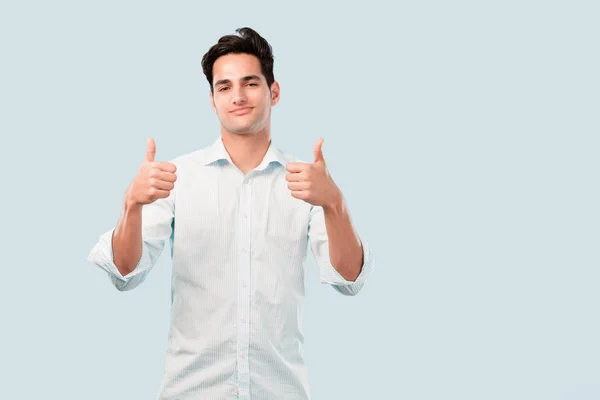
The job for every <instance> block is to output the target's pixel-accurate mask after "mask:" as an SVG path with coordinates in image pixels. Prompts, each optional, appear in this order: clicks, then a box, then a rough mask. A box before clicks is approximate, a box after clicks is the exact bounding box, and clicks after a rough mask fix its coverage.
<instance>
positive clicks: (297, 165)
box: [285, 162, 310, 172]
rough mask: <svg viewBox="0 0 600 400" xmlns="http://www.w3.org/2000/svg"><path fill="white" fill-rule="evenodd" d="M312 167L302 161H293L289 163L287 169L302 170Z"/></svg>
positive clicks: (289, 170) (290, 170)
mask: <svg viewBox="0 0 600 400" xmlns="http://www.w3.org/2000/svg"><path fill="white" fill-rule="evenodd" d="M308 168H310V164H307V163H302V162H291V163H287V165H286V166H285V169H286V170H287V171H288V172H302V171H305V170H307V169H308Z"/></svg>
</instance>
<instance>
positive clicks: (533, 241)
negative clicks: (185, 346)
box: [0, 0, 600, 400]
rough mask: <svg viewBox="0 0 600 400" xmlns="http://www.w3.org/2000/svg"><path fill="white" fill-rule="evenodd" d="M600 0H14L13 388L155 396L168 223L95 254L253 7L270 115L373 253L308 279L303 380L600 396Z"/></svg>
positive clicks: (5, 53) (4, 20)
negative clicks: (348, 280)
mask: <svg viewBox="0 0 600 400" xmlns="http://www.w3.org/2000/svg"><path fill="white" fill-rule="evenodd" d="M599 17H600V7H599V6H598V3H597V2H595V1H530V0H520V1H486V2H483V1H464V0H461V1H454V2H447V1H418V2H417V1H413V2H391V1H389V2H388V1H375V0H372V1H363V2H360V3H352V2H328V1H318V2H315V1H305V2H297V3H285V2H260V1H255V2H235V1H230V2H211V3H204V2H200V1H172V2H167V1H160V2H157V1H132V0H121V1H113V0H106V1H85V2H84V1H61V0H56V1H3V2H2V3H1V5H0V134H1V138H2V140H1V142H0V143H1V145H0V162H1V163H2V164H1V167H2V168H1V171H2V180H1V182H2V184H1V187H2V195H1V196H0V201H1V202H2V208H1V210H2V218H1V222H2V225H1V226H2V229H1V235H2V237H1V241H0V243H1V246H2V247H1V250H2V258H1V261H0V264H1V266H2V273H1V280H0V282H1V283H0V285H1V290H0V307H1V309H0V311H1V314H0V315H1V317H0V321H1V324H0V325H1V329H0V349H1V351H0V381H1V383H0V398H3V399H40V398H56V399H77V400H80V399H86V400H94V399H108V398H110V399H153V398H155V396H156V394H157V391H158V389H159V386H160V382H161V379H162V373H163V368H164V364H163V363H164V355H165V354H164V353H165V350H166V345H167V333H168V327H169V307H170V276H171V262H170V257H169V253H170V250H169V249H168V247H167V248H166V249H165V252H163V254H162V256H161V258H160V260H159V262H158V264H157V266H156V267H155V269H154V270H153V271H152V273H151V274H150V276H149V277H148V279H147V280H146V282H145V283H144V284H143V285H142V286H140V287H138V288H137V289H135V290H133V291H131V292H126V293H121V292H118V291H117V290H116V289H114V288H113V287H112V285H111V283H110V281H109V279H108V277H107V276H106V274H105V273H104V272H103V271H101V270H100V269H99V268H97V267H95V266H94V265H92V264H90V263H89V262H87V260H86V257H87V255H88V253H89V251H90V250H91V248H92V247H93V245H94V244H95V243H96V241H97V239H98V236H99V235H100V234H102V233H103V232H105V231H107V230H108V229H110V228H112V227H113V226H114V224H115V223H116V221H117V219H118V216H119V213H120V210H121V203H122V198H123V194H124V191H125V189H126V187H127V185H128V184H129V182H130V181H131V180H132V179H133V177H134V176H135V174H136V172H137V170H138V168H139V165H140V163H141V161H142V160H143V157H144V153H145V146H146V143H145V139H146V137H147V136H152V137H153V138H154V139H155V141H156V145H157V153H156V157H157V159H159V160H163V161H165V160H170V159H172V158H174V157H176V156H178V155H180V154H183V153H187V152H190V151H193V150H196V149H199V148H202V147H205V146H207V145H209V144H211V143H212V142H213V141H214V140H215V139H216V138H217V137H218V135H219V124H218V120H217V118H216V116H215V115H214V113H213V111H212V109H211V108H210V103H209V97H208V90H209V87H208V83H207V82H206V80H205V77H204V75H203V74H202V70H201V65H200V61H201V58H202V55H203V54H204V53H205V52H206V50H207V49H208V48H209V47H210V46H211V45H212V44H214V43H216V41H217V40H218V38H219V37H220V36H222V35H224V34H230V33H233V32H234V30H235V29H236V28H239V27H242V26H250V27H252V28H254V29H256V30H257V31H258V32H259V33H260V34H261V35H263V36H264V37H265V38H267V40H268V41H269V42H270V43H271V45H272V46H273V50H274V53H275V58H276V60H275V77H276V79H277V80H278V81H279V82H280V84H281V88H282V96H281V102H280V103H279V104H278V105H277V106H276V107H275V108H274V111H273V128H272V137H273V142H274V144H275V145H276V146H277V147H279V148H280V149H282V150H283V151H286V152H289V153H292V154H295V155H297V156H299V157H301V158H303V159H306V160H309V159H311V157H312V148H313V145H314V143H315V142H316V140H317V139H318V138H319V137H324V138H325V142H324V145H323V153H324V156H325V159H326V161H327V163H328V166H329V169H330V172H331V174H332V176H333V178H334V180H335V181H336V182H337V183H338V185H339V186H340V187H341V188H342V190H343V193H344V195H345V197H346V200H347V202H348V204H349V206H350V212H351V215H352V218H353V221H354V223H355V225H356V228H357V230H358V232H359V234H360V236H361V237H363V238H364V239H365V240H367V241H369V243H370V244H371V245H372V247H373V251H374V255H375V259H376V266H375V270H374V273H373V275H372V276H371V279H370V281H368V282H367V284H366V285H365V287H364V289H363V291H362V292H361V293H360V294H359V295H358V296H356V297H353V298H351V297H344V296H342V295H340V294H338V293H337V292H335V291H334V290H333V289H331V288H329V287H327V286H325V285H321V284H320V283H319V282H318V273H317V267H316V264H315V262H314V259H313V258H312V254H310V253H309V257H308V261H307V265H306V266H307V270H308V278H307V279H308V283H307V299H306V308H305V318H304V332H305V338H306V343H305V344H306V346H305V349H306V353H305V354H306V361H307V363H308V367H309V379H310V383H311V388H312V394H313V398H314V399H315V400H323V399H402V400H404V399H406V400H440V399H444V400H445V399H457V400H481V399H486V400H488V399H489V400H495V399H510V400H520V399H523V400H531V399H543V400H555V399H556V400H558V399H561V400H562V399H574V400H592V399H600V341H599V339H598V338H600V323H599V319H600V272H599V268H598V266H599V263H600V254H599V251H598V249H599V248H600V247H599V245H600V212H599V204H600V190H599V189H598V177H599V171H600V160H599V159H598V151H599V145H600V137H599V134H600V120H599V111H600V79H599V76H600V75H599V73H598V71H600V58H599V52H598V49H599V39H600V24H598V19H599Z"/></svg>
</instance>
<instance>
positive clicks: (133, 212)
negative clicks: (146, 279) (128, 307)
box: [112, 202, 142, 276]
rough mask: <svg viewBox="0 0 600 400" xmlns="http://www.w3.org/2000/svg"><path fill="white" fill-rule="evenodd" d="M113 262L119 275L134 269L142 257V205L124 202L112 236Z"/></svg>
mask: <svg viewBox="0 0 600 400" xmlns="http://www.w3.org/2000/svg"><path fill="white" fill-rule="evenodd" d="M112 248H113V258H114V260H113V261H114V263H115V265H116V266H117V269H118V270H119V272H120V273H121V275H123V276H125V275H127V274H129V273H130V272H131V271H133V270H134V269H135V266H136V265H137V264H138V262H139V260H140V258H141V257H142V205H140V204H129V203H128V202H125V203H124V205H123V212H122V213H121V217H120V218H119V222H118V223H117V226H116V227H115V230H114V232H113V237H112Z"/></svg>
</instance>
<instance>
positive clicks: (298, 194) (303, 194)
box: [290, 190, 309, 200]
mask: <svg viewBox="0 0 600 400" xmlns="http://www.w3.org/2000/svg"><path fill="white" fill-rule="evenodd" d="M290 193H291V194H292V197H295V198H297V199H300V200H304V199H307V198H308V195H309V192H308V191H307V190H292V191H291V192H290Z"/></svg>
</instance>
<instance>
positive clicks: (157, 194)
mask: <svg viewBox="0 0 600 400" xmlns="http://www.w3.org/2000/svg"><path fill="white" fill-rule="evenodd" d="M170 194H171V191H170V190H162V189H156V188H151V189H150V197H151V198H153V199H166V198H167V197H169V195H170Z"/></svg>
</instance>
